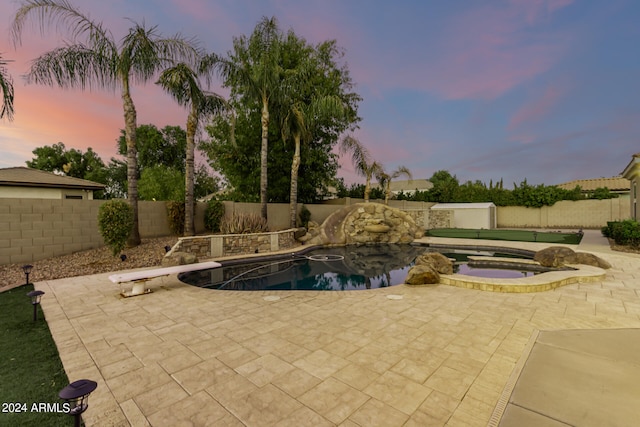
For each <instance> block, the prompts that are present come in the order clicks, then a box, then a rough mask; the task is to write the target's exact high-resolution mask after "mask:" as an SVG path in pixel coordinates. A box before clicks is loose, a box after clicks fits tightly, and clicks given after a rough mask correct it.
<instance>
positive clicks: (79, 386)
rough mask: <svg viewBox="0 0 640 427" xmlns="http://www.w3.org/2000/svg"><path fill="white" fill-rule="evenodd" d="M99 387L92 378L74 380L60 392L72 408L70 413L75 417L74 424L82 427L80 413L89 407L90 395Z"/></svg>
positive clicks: (59, 394)
mask: <svg viewBox="0 0 640 427" xmlns="http://www.w3.org/2000/svg"><path fill="white" fill-rule="evenodd" d="M96 387H98V383H97V382H95V381H91V380H78V381H74V382H72V383H71V384H69V385H68V386H66V387H65V388H63V389H62V390H60V393H58V396H59V397H60V399H64V400H66V401H67V402H69V404H70V407H71V409H69V412H68V414H69V415H71V416H73V417H74V423H73V425H74V426H76V427H80V415H82V413H83V412H84V411H86V410H87V408H88V407H89V395H90V394H91V393H92V392H93V391H94V390H95V389H96Z"/></svg>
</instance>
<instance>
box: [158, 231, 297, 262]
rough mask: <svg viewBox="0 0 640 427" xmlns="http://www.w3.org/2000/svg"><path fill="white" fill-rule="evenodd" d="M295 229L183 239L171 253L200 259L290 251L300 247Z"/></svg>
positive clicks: (179, 240)
mask: <svg viewBox="0 0 640 427" xmlns="http://www.w3.org/2000/svg"><path fill="white" fill-rule="evenodd" d="M295 231H296V230H295V229H290V230H284V231H275V232H271V233H252V234H214V235H210V236H196V237H181V238H180V239H178V242H177V243H176V244H175V245H174V246H173V248H171V253H174V252H187V253H191V254H194V255H196V256H197V257H198V259H206V258H216V257H224V256H232V255H246V254H253V253H268V252H274V251H277V250H280V249H289V248H293V247H295V246H297V245H298V243H297V242H296V240H295V238H294V234H295Z"/></svg>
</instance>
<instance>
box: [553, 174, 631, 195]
mask: <svg viewBox="0 0 640 427" xmlns="http://www.w3.org/2000/svg"><path fill="white" fill-rule="evenodd" d="M577 185H579V186H580V188H581V189H582V191H587V192H588V191H593V190H595V189H596V188H604V187H607V188H608V189H609V190H611V191H618V192H620V191H629V190H630V189H631V183H630V181H629V180H628V179H626V178H623V177H621V176H614V177H611V178H594V179H576V180H574V181H569V182H565V183H562V184H558V185H557V187H559V188H563V189H565V190H573V189H574V188H576V186H577Z"/></svg>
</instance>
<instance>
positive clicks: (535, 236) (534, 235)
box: [533, 231, 538, 242]
mask: <svg viewBox="0 0 640 427" xmlns="http://www.w3.org/2000/svg"><path fill="white" fill-rule="evenodd" d="M533 241H534V242H537V241H538V232H537V231H534V232H533Z"/></svg>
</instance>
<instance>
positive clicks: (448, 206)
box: [431, 202, 496, 209]
mask: <svg viewBox="0 0 640 427" xmlns="http://www.w3.org/2000/svg"><path fill="white" fill-rule="evenodd" d="M495 206H496V205H494V204H493V203H492V202H481V203H436V204H435V205H433V206H431V209H487V208H491V207H495Z"/></svg>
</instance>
